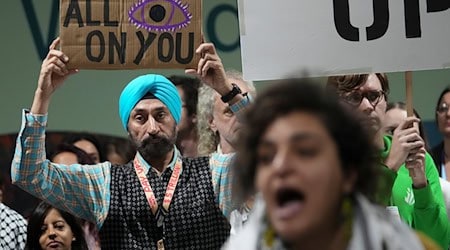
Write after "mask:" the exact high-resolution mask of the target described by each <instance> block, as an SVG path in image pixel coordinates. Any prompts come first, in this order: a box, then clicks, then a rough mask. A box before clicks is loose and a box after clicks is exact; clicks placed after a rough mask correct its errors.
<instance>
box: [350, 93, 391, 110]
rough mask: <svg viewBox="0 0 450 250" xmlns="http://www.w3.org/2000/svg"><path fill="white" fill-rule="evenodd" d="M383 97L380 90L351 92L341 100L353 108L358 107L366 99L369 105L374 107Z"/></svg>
mask: <svg viewBox="0 0 450 250" xmlns="http://www.w3.org/2000/svg"><path fill="white" fill-rule="evenodd" d="M384 95H385V93H384V91H382V90H369V91H364V92H360V91H353V92H350V93H348V94H346V95H343V96H342V98H343V99H344V101H345V102H347V103H348V104H350V105H352V106H355V107H358V106H359V105H360V104H361V102H362V100H363V99H364V98H366V99H367V100H368V101H369V102H370V104H372V106H374V107H375V106H376V105H377V104H378V103H379V102H380V100H381V97H383V96H384Z"/></svg>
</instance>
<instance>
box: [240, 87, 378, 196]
mask: <svg viewBox="0 0 450 250" xmlns="http://www.w3.org/2000/svg"><path fill="white" fill-rule="evenodd" d="M293 112H308V113H310V114H313V115H315V116H317V117H318V118H319V119H320V120H321V121H322V124H323V126H324V127H325V128H326V130H327V131H328V133H329V134H330V136H331V137H332V138H333V140H334V141H335V142H336V145H337V149H338V154H339V156H340V161H341V165H342V168H343V169H342V171H344V173H348V172H349V171H355V172H356V174H357V181H356V184H355V192H359V193H362V194H364V195H366V197H368V198H369V199H371V200H374V196H375V191H376V190H377V183H378V178H377V177H378V176H379V173H378V170H379V167H377V163H378V162H379V152H378V150H377V149H376V147H375V145H374V144H373V143H372V141H371V139H370V136H369V134H368V132H367V131H366V130H365V129H364V128H363V127H362V126H361V125H360V123H359V122H358V118H357V117H355V116H356V114H352V113H351V112H350V109H349V108H348V107H346V106H345V105H344V104H342V103H340V102H339V101H338V98H337V96H336V94H333V93H332V92H325V91H324V90H323V89H322V88H321V87H320V83H317V82H313V81H312V80H307V79H288V80H283V81H281V82H278V83H276V84H274V85H272V86H271V87H269V88H267V89H265V91H264V92H263V93H262V94H261V95H259V96H258V98H256V101H255V102H254V103H253V104H252V105H251V107H249V108H248V110H247V111H246V114H245V117H244V119H245V120H244V124H245V126H244V128H243V129H242V133H241V136H240V143H239V144H238V145H239V147H238V150H237V156H236V160H235V162H234V168H233V171H234V174H235V176H236V179H235V183H234V184H235V186H234V187H235V188H234V190H233V195H234V197H235V198H236V199H237V202H240V201H242V200H245V199H246V198H248V197H249V196H250V195H252V194H254V192H255V175H256V170H257V165H258V160H257V148H258V144H259V143H260V140H261V138H262V136H263V135H264V133H265V131H266V130H267V128H268V127H269V126H270V125H271V124H272V123H273V122H274V121H275V120H277V119H278V118H280V117H283V116H286V115H288V114H291V113H293Z"/></svg>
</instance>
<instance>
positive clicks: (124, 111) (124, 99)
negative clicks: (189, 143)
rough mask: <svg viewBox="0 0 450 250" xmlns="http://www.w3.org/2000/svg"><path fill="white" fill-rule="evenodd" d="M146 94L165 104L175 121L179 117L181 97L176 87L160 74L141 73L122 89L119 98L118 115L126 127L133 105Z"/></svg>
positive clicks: (178, 120)
mask: <svg viewBox="0 0 450 250" xmlns="http://www.w3.org/2000/svg"><path fill="white" fill-rule="evenodd" d="M147 94H151V95H153V96H154V97H155V98H156V99H158V100H160V101H161V102H162V103H164V105H166V106H167V108H168V109H169V111H170V113H171V114H172V116H173V118H174V119H175V122H176V123H177V124H178V123H179V122H180V119H181V99H180V96H179V94H178V91H177V88H176V87H175V85H173V83H172V82H170V81H169V80H168V79H167V78H165V77H164V76H161V75H153V74H148V75H143V76H139V77H136V78H135V79H133V80H132V81H131V82H130V83H128V84H127V86H126V87H125V88H124V89H123V91H122V94H120V99H119V115H120V119H121V120H122V125H123V127H124V128H125V130H128V129H127V127H128V126H127V125H128V119H129V118H130V114H131V110H133V108H134V106H136V104H137V103H138V102H139V101H140V100H141V99H142V98H143V97H144V96H146V95H147Z"/></svg>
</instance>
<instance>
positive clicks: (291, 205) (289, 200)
mask: <svg viewBox="0 0 450 250" xmlns="http://www.w3.org/2000/svg"><path fill="white" fill-rule="evenodd" d="M276 202H277V208H276V217H277V218H279V219H289V218H292V217H293V216H296V215H297V214H298V213H300V212H301V210H302V208H303V206H304V203H305V195H304V194H303V192H301V191H298V190H295V189H291V188H282V189H280V190H278V192H277V193H276Z"/></svg>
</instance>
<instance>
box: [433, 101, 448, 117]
mask: <svg viewBox="0 0 450 250" xmlns="http://www.w3.org/2000/svg"><path fill="white" fill-rule="evenodd" d="M449 109H450V107H449V106H448V104H447V103H445V102H443V103H441V104H440V105H439V106H438V107H437V109H436V113H438V114H439V115H443V114H447V112H448V110H449Z"/></svg>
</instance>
